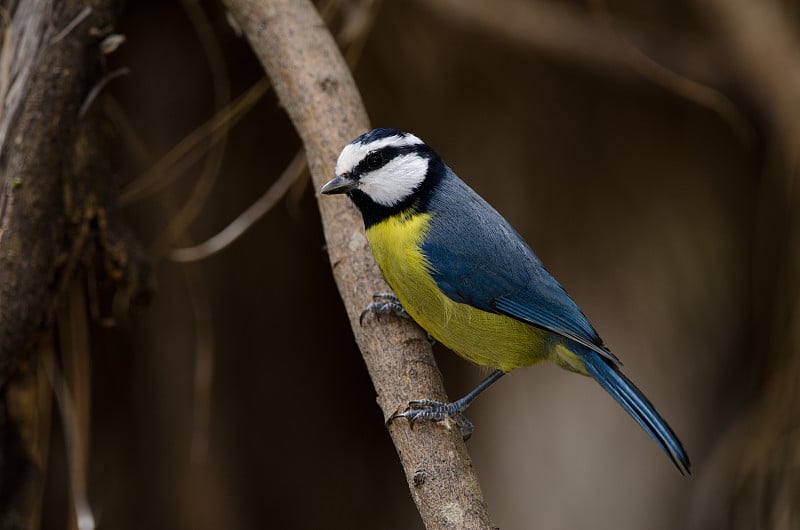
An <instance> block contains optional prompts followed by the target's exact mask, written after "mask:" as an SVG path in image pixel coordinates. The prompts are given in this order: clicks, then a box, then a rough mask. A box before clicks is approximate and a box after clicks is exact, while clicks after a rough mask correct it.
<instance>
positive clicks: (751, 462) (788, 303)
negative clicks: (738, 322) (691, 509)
mask: <svg viewBox="0 0 800 530" xmlns="http://www.w3.org/2000/svg"><path fill="white" fill-rule="evenodd" d="M697 3H698V5H699V7H701V8H703V9H705V10H706V12H707V13H708V15H709V18H710V19H712V20H713V21H714V23H715V24H716V26H717V29H718V31H719V34H720V36H721V38H722V40H723V41H724V42H725V44H726V47H727V49H728V50H729V52H730V54H731V56H732V57H733V59H734V61H735V64H736V67H737V68H738V71H739V75H740V77H741V79H742V84H743V85H744V86H746V87H747V89H748V90H749V92H750V93H751V95H752V97H753V99H754V101H755V102H756V103H757V104H758V105H759V106H760V108H761V111H762V113H763V115H764V116H765V117H766V121H767V123H768V124H769V126H770V127H771V131H770V132H771V137H770V139H769V141H770V142H771V143H772V144H773V146H774V152H775V153H777V154H778V155H779V157H780V162H779V163H778V164H776V165H777V166H778V167H779V170H778V171H777V172H770V173H769V174H768V175H767V176H766V178H767V181H766V182H765V184H766V185H765V186H764V189H768V190H770V193H769V195H768V197H767V199H768V200H764V202H763V204H765V205H769V207H768V208H765V211H763V212H761V215H762V216H767V217H769V221H768V222H766V223H765V219H762V220H761V222H762V224H764V225H765V226H769V229H768V230H767V229H762V232H761V233H760V234H759V236H760V237H761V238H762V239H763V240H765V241H766V246H769V245H773V246H775V247H776V248H771V249H767V250H769V251H771V255H772V256H774V259H771V260H766V259H764V257H763V256H760V255H759V256H757V258H756V259H757V261H758V262H759V263H762V266H761V268H759V269H757V270H756V279H755V282H754V285H755V286H756V290H757V292H756V296H757V297H758V300H757V302H759V304H758V306H759V307H760V309H761V311H758V310H757V311H756V314H757V318H759V319H760V321H757V322H756V323H755V327H756V329H757V331H756V337H757V342H756V343H755V345H756V347H757V349H756V351H754V352H753V355H756V356H759V355H762V356H765V357H766V361H765V364H766V368H767V377H766V380H765V382H764V389H763V392H762V394H761V396H760V399H759V401H758V403H757V404H756V405H755V407H754V408H753V410H752V412H751V414H750V416H749V417H748V418H747V420H748V427H749V428H748V429H747V430H746V432H747V439H746V441H745V453H744V455H743V458H742V459H741V460H740V461H739V462H738V475H737V476H738V481H737V483H736V484H734V485H733V488H734V491H733V494H732V497H731V499H732V500H731V512H730V513H731V517H732V522H733V524H732V526H731V527H732V528H772V529H778V528H798V525H800V504H799V503H798V492H800V468H798V466H797V462H798V461H800V432H799V431H798V424H799V422H800V392H799V391H798V385H797V382H798V376H800V217H798V205H799V204H798V200H799V199H800V194H799V193H798V190H799V188H798V179H799V178H800V35H798V32H797V31H796V27H795V25H794V24H793V18H792V16H791V15H792V14H791V12H790V10H789V9H787V6H786V5H785V3H783V2H780V1H779V0H763V1H761V2H751V1H748V0H697ZM772 173H777V175H775V174H772ZM766 246H765V244H763V243H762V245H761V246H760V247H757V250H760V251H761V252H763V251H764V250H765V249H766ZM768 255H770V254H768Z"/></svg>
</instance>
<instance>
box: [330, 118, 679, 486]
mask: <svg viewBox="0 0 800 530" xmlns="http://www.w3.org/2000/svg"><path fill="white" fill-rule="evenodd" d="M320 193H321V194H323V195H336V194H345V195H347V196H348V197H349V198H350V200H351V201H352V202H353V203H354V204H355V206H356V207H357V209H358V210H359V211H360V213H361V216H362V218H363V221H364V227H365V232H366V237H367V240H368V241H369V244H370V248H371V250H372V254H373V256H374V258H375V261H376V262H377V264H378V267H379V268H380V270H381V272H382V274H383V276H384V278H385V279H386V281H387V283H388V284H389V286H390V287H391V288H392V291H393V294H391V293H390V294H378V295H376V301H375V303H373V304H371V305H370V306H368V307H367V309H366V312H369V311H372V310H375V311H378V312H386V311H387V310H388V311H392V312H398V313H400V314H405V315H408V316H410V317H411V318H412V319H413V320H414V321H415V322H416V323H417V324H419V325H420V326H421V327H422V328H423V329H424V330H425V331H426V332H428V334H429V335H430V336H431V337H432V338H433V339H435V340H436V341H438V342H440V343H442V344H443V345H444V346H446V347H447V348H449V349H450V350H452V351H453V352H455V353H456V354H458V355H460V356H461V357H463V358H465V359H467V360H468V361H471V362H473V363H475V364H478V365H481V366H484V367H488V368H490V369H491V370H492V371H491V373H490V374H489V375H488V377H486V378H485V379H484V380H483V381H482V382H481V383H480V384H478V386H477V387H476V388H475V389H474V390H472V391H471V392H469V393H468V394H466V395H465V396H464V397H462V398H461V399H458V400H456V401H453V402H452V403H439V402H436V401H432V400H428V399H419V400H415V401H412V402H410V403H409V404H408V407H407V409H406V410H405V412H402V413H398V414H396V415H395V416H393V419H394V418H395V417H405V418H406V419H407V420H408V421H409V422H410V423H411V425H412V427H413V425H414V423H415V422H417V421H425V420H432V421H441V420H445V419H446V418H451V419H453V420H455V421H456V423H457V424H458V425H459V426H461V427H462V432H463V434H464V437H465V439H466V438H467V437H468V436H469V435H470V434H471V432H472V425H471V423H469V421H468V420H466V418H465V417H464V416H463V413H464V410H465V409H466V408H467V407H468V406H469V405H470V403H471V402H472V401H473V400H474V399H475V397H477V396H478V395H479V394H480V393H481V392H483V391H484V390H486V389H487V388H488V387H489V386H491V385H492V384H493V383H495V382H496V381H497V380H498V379H500V378H501V377H502V376H503V375H504V374H506V373H508V372H510V371H511V370H514V369H516V368H520V367H523V366H530V365H534V364H537V363H540V362H544V361H551V362H554V363H555V364H556V365H558V366H560V367H561V368H564V369H566V370H568V371H570V372H576V373H578V374H582V375H584V376H590V377H592V378H594V380H595V381H597V383H599V385H600V386H601V387H602V388H603V389H604V390H605V391H606V392H608V393H609V394H610V395H611V397H613V398H614V399H615V400H616V401H617V403H619V405H621V406H622V408H623V409H624V410H625V411H626V412H628V414H630V415H631V417H632V418H633V419H634V420H635V421H636V423H638V424H639V425H640V426H641V428H642V429H644V431H645V432H646V433H647V434H648V435H649V436H650V437H651V438H652V439H653V440H654V441H655V442H656V444H658V446H659V447H660V448H661V449H662V450H663V452H664V453H665V454H666V455H667V456H668V457H669V458H670V460H671V461H672V462H673V464H674V465H675V466H676V467H677V469H678V470H679V471H680V472H681V473H682V474H689V473H690V469H691V464H690V461H689V456H688V454H687V452H686V450H685V449H684V448H683V445H682V443H681V441H680V440H679V439H678V437H677V436H676V434H675V433H674V432H673V430H672V428H671V427H670V426H669V424H668V423H667V422H666V421H665V420H664V419H663V418H662V416H661V415H660V414H659V413H658V411H657V410H656V409H655V407H654V406H653V405H652V404H651V403H650V401H649V400H648V399H647V398H646V397H645V395H644V394H643V393H642V392H641V391H640V390H639V389H638V388H637V387H636V386H635V385H634V384H633V383H632V382H631V381H630V380H629V379H628V378H627V377H626V376H625V375H623V373H622V372H621V370H620V366H621V363H620V361H619V359H618V358H617V357H616V356H615V355H614V354H613V353H611V351H610V350H609V349H608V348H607V347H606V346H605V345H604V344H603V341H602V340H601V339H600V337H599V335H598V334H597V332H596V331H595V329H594V328H593V327H592V325H591V324H590V323H589V321H588V320H587V318H586V316H585V315H584V313H583V312H582V311H581V309H580V308H579V307H578V305H577V304H576V303H575V302H574V301H573V300H572V298H570V296H569V295H568V294H567V292H566V291H565V289H564V288H563V287H562V286H561V284H559V283H558V281H556V279H555V278H553V276H552V275H551V274H550V273H549V272H548V271H547V270H546V269H545V267H544V265H543V264H542V262H541V261H540V259H539V258H538V257H537V256H536V254H535V253H534V252H533V250H532V249H531V247H530V246H529V245H528V244H527V243H526V242H525V240H524V239H523V238H522V236H520V235H519V233H517V231H516V230H514V228H512V226H511V225H510V224H509V222H508V221H506V219H505V218H503V216H502V215H500V213H498V212H497V210H495V209H494V208H493V207H492V206H491V205H489V203H488V202H486V201H485V200H484V199H483V198H482V197H481V196H480V195H478V194H477V193H476V192H475V191H473V190H472V188H470V187H469V186H468V185H467V184H466V183H465V182H464V181H463V180H461V179H460V178H459V177H458V176H457V175H456V173H455V172H454V171H453V170H452V169H450V167H448V166H447V164H445V162H444V161H443V160H442V158H441V157H440V156H439V155H438V154H437V153H436V152H435V151H434V150H433V149H432V148H431V147H429V146H428V145H427V144H426V143H425V142H423V141H422V140H421V139H420V138H418V137H417V136H415V135H413V134H411V133H408V132H404V131H402V130H399V129H392V128H378V129H373V130H371V131H369V132H366V133H364V134H362V135H361V136H359V137H357V138H355V139H354V140H353V141H351V142H350V143H349V144H347V145H345V146H344V148H343V149H342V151H341V153H340V155H339V157H338V159H337V161H336V165H335V175H334V178H333V179H331V180H330V181H329V182H327V183H326V184H325V185H324V186H323V187H322V188H321V189H320ZM378 299H381V301H378ZM362 317H363V314H362Z"/></svg>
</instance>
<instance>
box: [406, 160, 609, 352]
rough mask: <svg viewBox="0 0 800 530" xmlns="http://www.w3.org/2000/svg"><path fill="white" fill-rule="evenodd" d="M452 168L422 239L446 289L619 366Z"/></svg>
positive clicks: (558, 289)
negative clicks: (591, 351)
mask: <svg viewBox="0 0 800 530" xmlns="http://www.w3.org/2000/svg"><path fill="white" fill-rule="evenodd" d="M447 171H448V174H447V175H446V177H445V178H444V179H442V181H441V183H440V187H441V188H440V189H439V190H437V193H436V194H434V198H433V199H431V202H430V203H429V204H428V205H427V207H428V210H429V211H431V212H432V213H433V218H432V220H431V226H430V228H429V230H428V233H427V235H426V237H425V242H424V244H423V245H422V251H423V252H424V253H425V255H426V257H427V258H428V261H429V262H430V264H431V266H432V268H433V277H434V279H435V281H436V283H437V285H438V286H439V288H440V289H441V290H442V291H443V292H444V293H445V294H446V295H447V296H448V297H450V298H451V299H452V300H454V301H456V302H460V303H465V304H469V305H471V306H473V307H476V308H478V309H481V310H483V311H488V312H493V313H500V314H504V315H507V316H509V317H511V318H514V319H516V320H520V321H522V322H525V323H527V324H530V325H532V326H536V327H538V328H541V329H544V330H546V331H549V332H552V333H555V334H558V335H561V336H562V337H565V338H567V339H569V340H572V341H574V342H576V343H578V344H582V345H584V346H586V347H587V348H590V349H592V350H594V351H596V352H597V353H598V354H599V355H601V356H602V357H605V358H606V359H609V360H610V361H612V362H613V363H614V364H618V363H619V360H618V359H617V358H616V357H615V356H614V355H613V354H612V353H611V352H609V351H608V349H606V348H605V347H604V346H603V343H602V340H601V339H600V337H599V336H598V335H597V332H596V331H595V330H594V328H593V327H592V325H591V324H589V321H588V320H587V319H586V317H585V316H584V314H583V313H582V312H581V310H580V308H579V307H578V305H577V304H576V303H575V302H574V301H573V300H572V299H571V298H570V297H569V295H568V294H567V293H566V291H565V290H564V288H563V287H561V285H560V284H559V283H558V282H557V281H556V280H555V278H553V277H552V276H551V275H550V273H549V272H547V270H546V269H545V268H544V266H543V265H542V263H541V261H540V260H539V258H538V257H536V255H535V254H534V253H533V251H532V250H531V248H530V247H529V246H528V245H527V244H526V243H525V241H524V240H523V239H522V237H521V236H520V235H519V234H518V233H517V232H516V231H515V230H514V229H513V228H512V227H511V225H509V224H508V222H507V221H506V220H505V219H504V218H503V217H502V216H501V215H500V214H499V213H497V211H496V210H495V209H494V208H492V207H491V206H490V205H489V204H488V203H487V202H486V201H484V200H483V199H482V198H481V197H480V196H479V195H478V194H477V193H475V192H474V191H473V190H472V189H471V188H469V186H467V185H466V184H465V183H464V182H463V181H461V179H459V178H458V177H457V176H456V175H455V174H454V173H452V171H450V170H449V168H448V169H447ZM453 242H458V243H457V244H453Z"/></svg>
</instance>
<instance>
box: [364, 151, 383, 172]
mask: <svg viewBox="0 0 800 530" xmlns="http://www.w3.org/2000/svg"><path fill="white" fill-rule="evenodd" d="M382 165H383V155H382V154H380V153H370V154H369V155H367V167H369V168H370V169H378V168H379V167H381V166H382Z"/></svg>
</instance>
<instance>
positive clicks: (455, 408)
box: [389, 370, 505, 441]
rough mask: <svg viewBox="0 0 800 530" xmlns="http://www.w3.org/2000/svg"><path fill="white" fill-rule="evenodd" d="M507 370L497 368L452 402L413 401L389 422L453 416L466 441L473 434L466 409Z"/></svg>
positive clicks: (412, 422) (438, 419)
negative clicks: (464, 394) (396, 419)
mask: <svg viewBox="0 0 800 530" xmlns="http://www.w3.org/2000/svg"><path fill="white" fill-rule="evenodd" d="M504 374H505V372H503V371H502V370H495V371H494V372H492V373H491V374H489V376H488V377H487V378H486V379H484V380H483V381H481V382H480V383H479V384H478V386H476V387H475V388H474V389H472V391H471V392H470V393H469V394H467V395H466V396H464V397H462V398H461V399H459V400H457V401H453V402H452V403H441V402H439V401H432V400H430V399H418V400H415V401H411V402H410V403H409V404H408V408H407V409H406V410H405V412H400V413H397V414H394V415H392V417H391V418H389V422H390V423H391V421H392V420H394V419H395V418H398V417H403V418H406V419H407V420H408V422H409V424H410V425H411V427H412V428H413V427H414V424H415V423H416V422H418V421H422V420H432V421H442V420H444V419H445V418H451V419H452V420H454V421H455V422H456V425H458V427H459V428H460V429H461V435H462V436H463V437H464V441H466V440H468V439H469V437H470V436H472V431H473V427H472V423H470V421H469V420H468V419H467V418H466V417H465V416H464V411H465V410H467V407H469V404H470V403H472V400H473V399H475V398H476V397H478V394H480V393H481V392H483V391H484V390H486V389H487V388H489V387H490V386H491V385H492V383H494V382H495V381H497V380H498V379H500V378H501V377H502V376H503V375H504Z"/></svg>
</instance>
